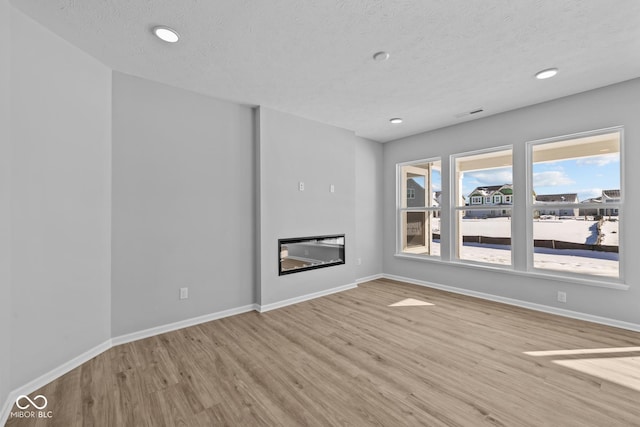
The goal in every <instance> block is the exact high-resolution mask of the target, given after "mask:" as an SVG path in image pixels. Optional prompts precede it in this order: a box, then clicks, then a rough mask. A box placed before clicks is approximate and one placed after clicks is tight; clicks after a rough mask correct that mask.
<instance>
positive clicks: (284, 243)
mask: <svg viewBox="0 0 640 427" xmlns="http://www.w3.org/2000/svg"><path fill="white" fill-rule="evenodd" d="M278 254H279V261H278V275H280V276H282V275H284V274H291V273H298V272H301V271H306V270H313V269H316V268H324V267H331V266H332V265H340V264H344V234H338V235H331V236H315V237H296V238H293V239H279V240H278Z"/></svg>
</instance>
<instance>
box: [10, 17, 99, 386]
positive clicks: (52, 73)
mask: <svg viewBox="0 0 640 427" xmlns="http://www.w3.org/2000/svg"><path fill="white" fill-rule="evenodd" d="M3 16H5V14H4V13H3ZM10 16H11V46H12V50H11V91H12V93H11V95H12V98H11V106H10V110H11V136H12V138H11V142H12V150H13V152H12V158H11V163H12V183H11V185H12V186H11V194H12V197H13V199H12V211H11V213H12V223H11V230H12V236H11V247H12V265H11V275H12V285H11V292H12V294H11V313H12V320H11V324H12V325H13V327H12V332H11V335H12V336H11V349H12V363H11V384H12V388H15V387H17V386H21V385H24V384H25V383H27V382H29V381H31V380H33V379H34V378H37V377H38V376H40V375H42V374H44V373H46V372H48V371H50V370H51V369H53V368H56V367H58V366H59V365H61V364H63V363H65V362H68V361H69V360H71V359H73V358H74V357H76V356H78V355H79V354H81V353H84V352H85V351H87V350H89V349H91V348H93V347H94V346H96V345H98V344H102V343H104V342H105V341H106V340H108V339H109V338H110V337H111V334H110V322H109V316H110V307H109V301H110V241H111V230H110V195H111V187H110V183H111V164H110V131H111V129H110V123H111V118H110V108H109V106H110V103H111V73H110V71H109V70H108V69H107V68H106V67H105V66H104V65H102V64H101V63H99V62H98V61H96V60H95V59H93V58H92V57H90V56H88V55H87V54H85V53H83V52H82V51H80V50H78V49H77V48H75V47H73V46H71V45H70V44H69V43H67V42H66V41H64V40H62V39H60V38H59V37H57V36H56V35H54V34H53V33H51V32H50V31H48V30H46V29H45V28H44V27H42V26H40V25H39V24H36V23H35V22H33V21H32V20H31V19H30V18H27V17H26V16H25V15H23V14H22V13H20V12H18V11H16V10H13V11H12V13H11V15H10Z"/></svg>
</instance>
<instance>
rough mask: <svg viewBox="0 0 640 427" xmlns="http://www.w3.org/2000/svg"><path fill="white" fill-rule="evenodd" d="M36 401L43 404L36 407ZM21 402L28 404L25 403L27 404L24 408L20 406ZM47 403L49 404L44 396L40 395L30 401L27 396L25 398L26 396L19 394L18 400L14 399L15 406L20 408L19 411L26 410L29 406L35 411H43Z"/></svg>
mask: <svg viewBox="0 0 640 427" xmlns="http://www.w3.org/2000/svg"><path fill="white" fill-rule="evenodd" d="M38 399H40V400H42V402H44V403H42V405H38V404H37V403H36V401H37V400H38ZM23 400H26V401H27V402H28V403H27V404H25V405H24V406H22V405H21V404H20V401H23ZM47 403H49V402H48V401H47V398H46V397H44V396H43V395H41V394H39V395H37V396H36V397H34V398H33V400H31V399H30V398H29V396H26V395H24V394H21V395H20V396H18V398H17V399H16V406H17V407H18V408H20V409H27V408H28V407H29V406H31V405H33V407H34V408H36V409H44V408H46V407H47Z"/></svg>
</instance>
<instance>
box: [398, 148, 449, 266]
mask: <svg viewBox="0 0 640 427" xmlns="http://www.w3.org/2000/svg"><path fill="white" fill-rule="evenodd" d="M434 162H440V167H441V168H442V158H441V157H430V158H427V159H421V160H412V161H409V162H403V163H397V164H396V255H398V256H406V257H416V258H423V259H438V260H439V259H441V254H440V255H432V254H431V253H429V254H411V253H409V252H404V251H403V243H404V241H403V230H402V214H403V212H426V213H427V214H430V213H432V212H439V213H440V216H442V207H441V206H435V205H432V206H429V205H431V204H432V203H434V202H433V199H434V198H433V189H432V188H431V182H430V179H429V180H428V182H425V186H427V185H428V186H429V189H428V191H427V192H426V194H425V205H426V206H424V207H420V208H418V207H411V208H409V207H402V197H403V194H404V195H406V188H405V186H404V180H403V177H402V169H403V168H404V167H406V166H412V165H420V164H424V163H434ZM440 179H441V180H442V169H441V171H440ZM425 190H426V188H425ZM433 218H435V216H434V217H433ZM440 221H442V220H440ZM440 224H441V225H440V226H441V227H442V222H441V223H440ZM425 232H426V233H431V230H425ZM429 239H431V236H429ZM442 239H443V235H442V228H440V242H441V243H442ZM429 251H430V252H431V249H430V250H429Z"/></svg>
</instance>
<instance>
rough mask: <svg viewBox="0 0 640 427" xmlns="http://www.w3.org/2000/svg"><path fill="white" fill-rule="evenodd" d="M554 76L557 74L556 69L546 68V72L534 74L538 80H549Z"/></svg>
mask: <svg viewBox="0 0 640 427" xmlns="http://www.w3.org/2000/svg"><path fill="white" fill-rule="evenodd" d="M556 74H558V69H557V68H547V69H546V70H542V71H538V72H537V73H536V79H538V80H544V79H550V78H551V77H553V76H555V75H556Z"/></svg>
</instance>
